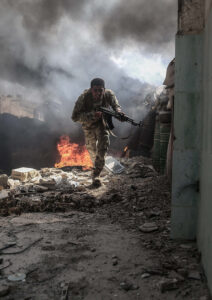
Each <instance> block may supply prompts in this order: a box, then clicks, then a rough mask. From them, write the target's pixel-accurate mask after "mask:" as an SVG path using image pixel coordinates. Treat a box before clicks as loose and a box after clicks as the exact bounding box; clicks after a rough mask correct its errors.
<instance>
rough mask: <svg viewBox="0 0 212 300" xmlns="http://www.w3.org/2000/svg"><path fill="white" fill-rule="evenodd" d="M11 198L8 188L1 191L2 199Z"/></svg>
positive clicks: (0, 196)
mask: <svg viewBox="0 0 212 300" xmlns="http://www.w3.org/2000/svg"><path fill="white" fill-rule="evenodd" d="M8 198H9V192H8V191H6V190H2V191H0V200H6V199H8Z"/></svg>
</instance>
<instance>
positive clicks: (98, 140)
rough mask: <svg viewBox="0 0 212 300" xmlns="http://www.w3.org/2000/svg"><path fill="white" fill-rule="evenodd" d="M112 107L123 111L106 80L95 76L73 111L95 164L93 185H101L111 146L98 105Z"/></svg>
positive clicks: (75, 120)
mask: <svg viewBox="0 0 212 300" xmlns="http://www.w3.org/2000/svg"><path fill="white" fill-rule="evenodd" d="M100 106H102V107H110V106H111V107H112V109H113V110H114V111H117V112H121V108H120V105H119V103H118V100H117V98H116V96H115V94H114V93H113V92H112V91H111V90H108V89H105V82H104V80H103V79H101V78H94V79H93V80H92V81H91V86H90V88H89V89H88V90H85V91H84V92H83V94H82V95H80V96H79V98H78V99H77V101H76V103H75V106H74V110H73V113H72V120H73V121H74V122H79V123H81V124H82V128H83V131H84V134H85V144H86V147H87V150H88V152H89V154H90V157H91V160H92V162H93V165H94V169H93V175H92V179H93V185H94V186H100V185H101V181H100V178H99V176H100V173H101V171H102V169H103V168H104V164H105V156H106V153H107V150H108V147H109V143H110V141H109V130H108V128H107V126H106V123H105V122H104V119H103V116H102V113H101V112H98V111H96V109H97V108H98V107H100Z"/></svg>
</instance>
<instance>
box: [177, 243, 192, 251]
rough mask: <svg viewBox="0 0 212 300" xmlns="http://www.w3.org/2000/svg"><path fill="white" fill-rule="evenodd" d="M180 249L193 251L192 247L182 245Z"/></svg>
mask: <svg viewBox="0 0 212 300" xmlns="http://www.w3.org/2000/svg"><path fill="white" fill-rule="evenodd" d="M180 248H182V249H185V250H189V249H192V245H189V244H182V245H180Z"/></svg>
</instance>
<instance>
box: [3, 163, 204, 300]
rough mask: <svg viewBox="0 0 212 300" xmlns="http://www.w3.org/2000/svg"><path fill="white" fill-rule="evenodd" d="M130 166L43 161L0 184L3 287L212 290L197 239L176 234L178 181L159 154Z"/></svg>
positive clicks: (150, 294) (174, 293)
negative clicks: (26, 176)
mask: <svg viewBox="0 0 212 300" xmlns="http://www.w3.org/2000/svg"><path fill="white" fill-rule="evenodd" d="M121 162H122V164H123V165H124V166H125V171H124V172H123V173H122V174H119V175H114V174H112V173H109V172H108V171H106V170H104V172H103V174H102V181H103V185H102V187H100V188H98V189H93V188H91V186H90V184H91V179H90V175H91V171H83V170H81V169H80V168H65V169H63V170H59V169H49V168H48V169H47V168H46V169H42V170H41V171H39V172H37V175H36V177H34V178H33V179H31V180H29V181H28V182H27V183H21V184H20V182H19V183H18V182H17V181H15V180H14V179H9V180H8V184H9V186H10V189H3V190H2V191H1V194H0V198H1V199H0V214H1V217H0V226H1V242H0V272H1V273H0V296H1V297H4V299H7V300H9V299H10V300H12V299H15V300H16V299H17V300H19V299H25V300H27V299H28V300H29V299H32V300H49V299H55V300H58V299H59V300H64V299H72V300H75V299H76V300H78V299H86V300H94V299H95V300H96V299H97V300H99V299H100V300H109V299H120V300H121V299H126V300H128V299H130V300H131V299H139V300H140V299H144V300H148V299H167V300H170V299H192V300H197V299H198V300H206V299H209V295H208V290H207V286H206V282H205V276H204V273H203V270H202V268H201V264H200V260H201V257H200V253H199V252H198V250H197V247H196V244H195V242H194V241H192V242H191V241H174V240H171V239H170V211H171V202H170V201H171V200H170V186H169V184H168V182H167V179H166V177H165V176H159V175H158V174H157V173H156V172H155V171H154V169H153V167H152V166H151V160H150V159H145V158H143V157H136V158H131V159H122V160H121Z"/></svg>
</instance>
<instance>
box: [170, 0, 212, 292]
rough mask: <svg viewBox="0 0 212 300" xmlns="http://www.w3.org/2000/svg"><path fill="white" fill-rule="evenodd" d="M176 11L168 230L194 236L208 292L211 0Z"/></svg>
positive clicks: (211, 279) (211, 263) (211, 258)
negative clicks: (169, 220)
mask: <svg viewBox="0 0 212 300" xmlns="http://www.w3.org/2000/svg"><path fill="white" fill-rule="evenodd" d="M178 17H179V22H178V25H179V28H178V29H179V31H178V34H177V36H176V77H175V78H176V82H175V87H176V88H175V113H174V120H175V121H174V126H175V136H176V140H175V142H174V161H173V183H172V228H171V234H172V237H174V238H185V239H194V238H196V237H197V241H198V247H199V250H200V251H201V257H202V263H203V266H204V270H205V274H206V277H207V281H208V286H209V288H210V291H211V292H212V232H211V228H212V219H211V214H212V202H211V195H212V185H211V177H212V171H211V170H212V118H211V116H212V102H211V98H212V89H211V77H212V59H211V55H212V54H211V53H212V1H211V0H205V1H203V0H180V1H179V16H178ZM198 183H200V185H199V187H200V189H199V187H198Z"/></svg>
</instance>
